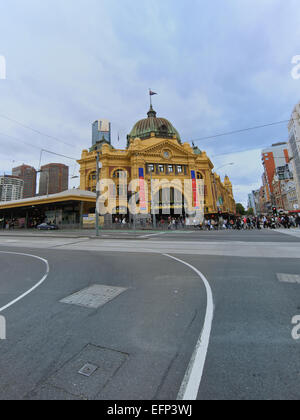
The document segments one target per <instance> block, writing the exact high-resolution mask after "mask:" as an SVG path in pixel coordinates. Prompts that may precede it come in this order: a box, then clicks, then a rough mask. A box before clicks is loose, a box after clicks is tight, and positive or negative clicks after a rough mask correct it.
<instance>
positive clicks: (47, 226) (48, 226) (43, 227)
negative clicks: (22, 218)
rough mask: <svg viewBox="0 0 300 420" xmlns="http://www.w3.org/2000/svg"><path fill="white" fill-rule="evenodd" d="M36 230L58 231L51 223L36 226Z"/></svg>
mask: <svg viewBox="0 0 300 420" xmlns="http://www.w3.org/2000/svg"><path fill="white" fill-rule="evenodd" d="M37 229H38V230H58V229H59V227H58V226H56V225H54V224H53V223H42V224H40V225H38V226H37Z"/></svg>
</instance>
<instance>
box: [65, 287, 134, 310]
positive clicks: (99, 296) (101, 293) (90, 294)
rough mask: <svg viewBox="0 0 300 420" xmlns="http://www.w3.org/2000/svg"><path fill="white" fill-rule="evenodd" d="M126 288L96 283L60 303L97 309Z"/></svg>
mask: <svg viewBox="0 0 300 420" xmlns="http://www.w3.org/2000/svg"><path fill="white" fill-rule="evenodd" d="M126 290H127V289H125V288H123V287H113V286H104V285H100V284H96V285H94V286H91V287H88V288H87V289H83V290H81V291H80V292H77V293H74V294H73V295H71V296H68V297H66V298H65V299H62V300H61V303H68V304H71V305H78V306H84V307H85V308H92V309H98V308H100V306H103V305H105V304H106V303H108V302H110V301H111V300H113V299H115V298H116V297H117V296H119V295H120V294H121V293H123V292H125V291H126Z"/></svg>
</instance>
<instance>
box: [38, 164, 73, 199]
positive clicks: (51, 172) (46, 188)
mask: <svg viewBox="0 0 300 420" xmlns="http://www.w3.org/2000/svg"><path fill="white" fill-rule="evenodd" d="M68 188H69V167H68V166H66V165H63V164H61V163H50V164H48V165H44V166H42V167H41V171H40V184H39V195H40V196H41V195H50V194H57V193H60V192H63V191H66V190H67V189H68Z"/></svg>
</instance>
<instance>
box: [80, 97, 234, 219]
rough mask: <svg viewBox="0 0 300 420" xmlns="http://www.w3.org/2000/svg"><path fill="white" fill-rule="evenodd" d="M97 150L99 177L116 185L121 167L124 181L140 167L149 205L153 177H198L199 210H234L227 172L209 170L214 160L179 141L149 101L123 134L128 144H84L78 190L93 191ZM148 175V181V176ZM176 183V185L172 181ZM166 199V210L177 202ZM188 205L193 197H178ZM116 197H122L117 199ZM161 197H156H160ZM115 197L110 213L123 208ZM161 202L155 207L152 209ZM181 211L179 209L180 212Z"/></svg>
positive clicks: (228, 212) (178, 179) (212, 212)
mask: <svg viewBox="0 0 300 420" xmlns="http://www.w3.org/2000/svg"><path fill="white" fill-rule="evenodd" d="M97 153H99V155H100V161H101V163H102V169H101V179H110V180H112V181H113V182H114V183H115V185H116V189H117V191H118V193H119V192H120V191H119V183H120V173H126V175H127V180H128V183H130V182H131V181H132V180H136V179H139V178H140V176H141V169H142V173H143V175H144V180H145V183H147V184H148V197H147V198H146V200H147V202H148V205H149V209H150V210H149V213H150V214H152V213H153V209H151V204H152V200H151V185H153V183H154V182H155V180H169V181H174V182H175V183H177V184H178V182H180V183H182V184H184V181H185V180H191V177H192V176H194V177H196V179H202V180H203V182H204V213H205V215H215V214H220V213H222V214H224V215H235V212H236V205H235V201H234V197H233V190H232V184H231V182H230V180H229V178H228V177H227V176H226V177H225V179H224V182H222V180H221V178H220V176H218V175H217V174H216V173H214V172H213V168H214V166H213V164H212V162H211V160H210V159H209V157H208V156H207V154H206V153H205V152H204V151H201V150H199V148H198V147H192V146H191V145H190V144H189V143H182V141H181V138H180V135H179V133H178V131H177V130H176V129H175V128H174V126H173V125H172V124H171V123H170V122H169V121H168V120H167V119H165V118H159V117H157V114H156V112H155V111H154V109H153V107H152V105H151V107H150V110H149V112H148V115H147V118H145V119H142V120H140V121H138V122H137V123H136V124H135V125H134V127H133V129H132V130H131V132H130V134H129V135H128V136H127V148H126V149H125V150H121V149H115V148H114V147H113V146H112V145H111V144H110V143H109V142H108V141H107V140H105V139H104V138H103V140H102V141H99V142H98V143H96V144H95V145H94V146H93V147H92V148H91V149H90V150H83V152H82V156H81V159H80V160H79V161H78V163H79V164H80V190H87V191H91V192H96V185H97V176H96V157H97ZM151 180H152V181H151ZM175 189H176V187H175ZM160 195H161V193H160ZM172 197H173V198H171V200H172V202H171V207H170V209H171V213H170V215H171V216H172V214H173V213H174V209H175V208H176V206H177V207H178V205H179V206H182V205H183V202H182V203H179V202H178V199H177V201H176V200H174V193H173V194H172ZM184 198H185V199H186V202H187V203H188V207H189V211H192V207H193V203H192V202H191V200H190V199H189V197H183V200H184ZM120 201H121V200H120ZM160 201H161V198H160ZM118 204H119V205H120V204H121V203H120V202H119V201H118V199H117V205H116V208H115V209H114V210H112V213H114V214H116V215H117V214H118V213H122V214H124V213H126V212H125V211H124V208H123V207H122V208H121V205H120V206H119V205H118ZM161 210H162V206H161V203H160V206H158V208H156V209H155V211H156V213H159V211H161ZM184 211H186V209H185V210H183V212H184Z"/></svg>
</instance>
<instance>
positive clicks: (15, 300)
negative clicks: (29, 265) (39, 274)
mask: <svg viewBox="0 0 300 420" xmlns="http://www.w3.org/2000/svg"><path fill="white" fill-rule="evenodd" d="M0 254H11V255H22V256H25V257H30V258H36V259H37V260H40V261H43V263H45V264H46V267H47V270H46V274H45V275H44V277H43V278H42V279H41V280H40V281H39V282H38V283H37V284H36V285H35V286H33V287H32V288H31V289H29V290H28V291H27V292H25V293H23V294H22V295H21V296H19V297H18V298H16V299H14V300H13V301H11V302H10V303H8V304H7V305H5V306H3V307H2V308H0V313H1V312H3V311H5V310H6V309H8V308H10V307H11V306H13V305H14V304H15V303H17V302H19V301H20V300H21V299H24V297H26V296H27V295H29V294H30V293H32V292H33V291H34V290H35V289H37V288H38V287H39V286H40V285H41V284H43V283H44V281H45V280H46V278H47V277H48V275H49V264H48V261H47V260H45V259H44V258H41V257H38V256H37V255H31V254H22V253H19V252H5V251H0Z"/></svg>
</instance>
